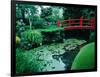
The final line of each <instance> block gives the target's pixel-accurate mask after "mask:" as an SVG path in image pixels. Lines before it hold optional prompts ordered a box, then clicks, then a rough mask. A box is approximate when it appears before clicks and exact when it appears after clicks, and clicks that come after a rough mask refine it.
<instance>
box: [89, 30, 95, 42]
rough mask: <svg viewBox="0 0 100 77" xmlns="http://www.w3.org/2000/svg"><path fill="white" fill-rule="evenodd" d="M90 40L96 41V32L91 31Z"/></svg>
mask: <svg viewBox="0 0 100 77" xmlns="http://www.w3.org/2000/svg"><path fill="white" fill-rule="evenodd" d="M89 39H90V40H89V41H90V42H94V41H95V32H91V33H90V38H89Z"/></svg>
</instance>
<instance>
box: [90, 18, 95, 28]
mask: <svg viewBox="0 0 100 77" xmlns="http://www.w3.org/2000/svg"><path fill="white" fill-rule="evenodd" d="M90 26H91V27H92V29H94V28H95V18H92V19H91V20H90Z"/></svg>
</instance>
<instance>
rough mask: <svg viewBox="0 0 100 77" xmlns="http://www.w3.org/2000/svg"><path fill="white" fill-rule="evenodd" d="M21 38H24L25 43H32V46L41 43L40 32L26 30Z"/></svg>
mask: <svg viewBox="0 0 100 77" xmlns="http://www.w3.org/2000/svg"><path fill="white" fill-rule="evenodd" d="M22 38H24V40H25V41H28V42H31V43H34V44H40V43H42V41H43V36H42V34H41V32H39V31H36V30H34V31H33V30H28V31H25V32H24V33H23V36H22Z"/></svg>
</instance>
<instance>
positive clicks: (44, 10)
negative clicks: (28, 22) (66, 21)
mask: <svg viewBox="0 0 100 77" xmlns="http://www.w3.org/2000/svg"><path fill="white" fill-rule="evenodd" d="M41 11H42V13H41V18H45V17H47V16H50V15H52V8H51V7H48V8H43V7H41Z"/></svg>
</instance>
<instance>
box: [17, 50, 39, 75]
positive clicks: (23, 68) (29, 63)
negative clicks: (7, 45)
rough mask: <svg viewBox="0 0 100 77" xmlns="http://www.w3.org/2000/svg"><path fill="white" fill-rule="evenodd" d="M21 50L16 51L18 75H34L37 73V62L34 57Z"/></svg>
mask: <svg viewBox="0 0 100 77" xmlns="http://www.w3.org/2000/svg"><path fill="white" fill-rule="evenodd" d="M22 51H23V50H21V49H16V73H17V74H23V73H33V72H36V71H37V68H38V67H37V66H38V65H36V60H35V58H34V55H33V54H32V53H29V52H22Z"/></svg>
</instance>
